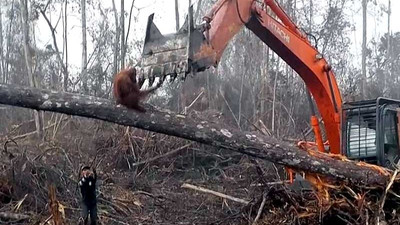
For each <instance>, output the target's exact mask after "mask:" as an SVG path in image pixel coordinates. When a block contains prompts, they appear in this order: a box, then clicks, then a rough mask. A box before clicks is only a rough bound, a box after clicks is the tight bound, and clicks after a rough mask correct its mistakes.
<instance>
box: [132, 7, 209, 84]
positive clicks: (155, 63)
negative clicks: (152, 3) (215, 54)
mask: <svg viewBox="0 0 400 225" xmlns="http://www.w3.org/2000/svg"><path fill="white" fill-rule="evenodd" d="M153 19H154V14H151V15H150V16H149V18H148V21H147V28H146V35H145V39H144V46H143V52H142V58H141V60H140V61H139V63H138V65H137V67H138V82H139V84H141V85H142V84H143V83H144V81H145V80H149V84H150V83H152V82H154V80H155V78H156V77H159V78H160V80H161V81H164V80H165V78H166V77H167V76H170V77H171V78H172V80H175V79H176V78H177V77H179V78H181V79H185V78H186V76H187V75H188V74H190V73H192V74H194V73H196V72H198V71H203V70H205V69H207V68H208V67H210V66H211V65H213V63H214V62H213V60H212V59H211V58H212V57H209V56H205V55H204V54H199V53H200V49H202V48H204V46H205V45H206V46H209V45H208V42H207V41H206V38H205V36H204V35H203V29H202V28H201V27H198V28H195V26H194V23H193V8H192V7H190V8H189V13H188V16H187V18H186V21H185V23H184V25H183V26H182V27H181V28H180V29H179V31H178V32H177V33H174V34H166V35H162V34H161V32H160V30H159V29H158V28H157V26H156V25H155V24H154V22H153Z"/></svg>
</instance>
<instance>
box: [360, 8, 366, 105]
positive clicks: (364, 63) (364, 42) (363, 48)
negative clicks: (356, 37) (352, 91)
mask: <svg viewBox="0 0 400 225" xmlns="http://www.w3.org/2000/svg"><path fill="white" fill-rule="evenodd" d="M362 12H363V36H362V59H361V67H362V69H361V70H362V72H361V73H362V78H361V79H362V81H361V97H362V98H363V99H365V97H366V96H365V88H366V85H367V65H366V59H367V0H363V1H362Z"/></svg>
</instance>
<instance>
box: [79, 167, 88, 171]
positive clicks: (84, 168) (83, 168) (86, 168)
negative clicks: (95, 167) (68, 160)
mask: <svg viewBox="0 0 400 225" xmlns="http://www.w3.org/2000/svg"><path fill="white" fill-rule="evenodd" d="M84 170H90V166H84V167H82V170H81V171H84Z"/></svg>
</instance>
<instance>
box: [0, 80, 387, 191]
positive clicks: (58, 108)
mask: <svg viewBox="0 0 400 225" xmlns="http://www.w3.org/2000/svg"><path fill="white" fill-rule="evenodd" d="M0 104H6V105H13V106H19V107H24V108H31V109H35V110H45V111H52V112H58V113H64V114H69V115H78V116H82V117H88V118H94V119H100V120H104V121H108V122H113V123H117V124H121V125H126V126H132V127H136V128H140V129H144V130H149V131H153V132H158V133H163V134H167V135H171V136H176V137H180V138H185V139H188V140H193V141H197V142H200V143H203V144H207V145H211V146H216V147H219V148H223V149H228V150H231V151H235V152H239V153H242V154H247V155H250V156H253V157H256V158H260V159H264V160H268V161H271V162H274V163H277V164H281V165H285V166H288V167H291V168H294V169H296V170H300V171H308V172H312V173H318V174H321V175H326V176H329V177H332V178H336V179H338V180H343V181H348V182H352V183H355V184H360V185H363V186H368V185H370V186H380V187H383V186H385V184H386V182H387V181H388V179H389V177H388V176H384V175H382V174H380V173H379V171H377V170H376V169H374V168H371V167H366V166H359V165H357V164H356V163H355V162H352V161H341V160H337V159H333V158H332V157H330V156H328V155H326V154H317V153H314V154H313V155H310V154H308V153H307V152H306V151H303V150H299V149H298V148H295V147H293V146H289V145H287V144H285V143H282V142H280V141H278V140H276V139H274V138H272V137H266V136H262V135H259V134H256V133H251V132H242V131H240V130H238V129H236V128H230V127H226V125H224V124H219V123H218V122H209V121H206V120H200V119H196V118H190V117H189V116H185V115H179V114H176V113H172V112H167V111H160V110H157V109H154V108H151V107H150V106H148V105H146V106H145V108H146V109H147V112H146V113H145V114H141V113H136V112H135V111H131V110H128V109H126V108H125V107H121V106H116V105H115V103H114V102H112V101H110V100H106V99H102V98H96V97H91V96H84V95H78V94H72V93H65V92H55V91H50V90H41V89H37V88H26V87H16V86H12V85H5V84H0ZM193 117H195V116H193Z"/></svg>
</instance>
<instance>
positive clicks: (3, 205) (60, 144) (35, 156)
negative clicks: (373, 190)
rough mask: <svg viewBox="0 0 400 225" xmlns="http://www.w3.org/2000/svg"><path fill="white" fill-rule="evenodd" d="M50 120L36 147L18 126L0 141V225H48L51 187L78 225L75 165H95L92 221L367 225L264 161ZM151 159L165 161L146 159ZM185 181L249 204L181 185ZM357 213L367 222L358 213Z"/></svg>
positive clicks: (350, 206)
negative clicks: (95, 204)
mask: <svg viewBox="0 0 400 225" xmlns="http://www.w3.org/2000/svg"><path fill="white" fill-rule="evenodd" d="M58 121H61V122H59V123H56V125H55V126H53V127H51V128H49V129H47V131H46V139H45V140H44V141H39V140H38V138H37V137H36V136H35V135H30V136H27V137H23V138H21V137H18V135H21V134H24V133H26V132H27V130H29V129H32V127H31V128H23V126H20V127H17V128H16V129H14V130H12V131H10V132H8V133H7V134H4V135H3V136H2V137H1V138H2V139H1V140H2V148H3V149H2V151H1V161H0V163H1V167H0V168H1V173H0V223H1V224H43V225H44V224H54V222H53V218H52V217H53V215H52V213H51V211H50V205H49V201H50V198H49V194H48V193H49V187H50V186H51V185H54V186H55V187H56V198H57V200H58V201H59V204H58V207H59V212H60V213H61V218H62V220H63V221H64V223H63V224H78V219H79V216H80V203H79V201H80V193H79V190H78V188H77V181H78V171H79V168H80V167H81V166H83V165H96V167H97V172H98V177H99V180H98V182H97V185H98V188H97V191H98V212H99V213H98V217H99V224H253V223H254V221H255V220H257V222H256V223H254V224H335V225H338V224H365V223H363V222H362V221H365V220H367V221H368V218H369V217H368V211H369V209H368V208H363V205H361V206H359V207H361V208H357V207H356V206H355V205H354V203H353V201H348V202H347V203H346V202H343V201H342V200H343V199H342V198H340V199H339V198H338V199H336V200H337V201H333V203H332V205H331V206H330V207H329V208H323V207H320V205H319V204H320V201H318V197H316V193H315V192H314V191H313V190H312V189H311V190H302V191H299V190H296V189H291V188H288V186H287V185H283V183H282V181H283V180H285V179H286V178H285V173H284V172H283V171H284V170H283V168H281V167H279V166H277V165H274V164H272V163H269V162H264V161H258V160H255V159H252V158H249V157H248V156H244V155H240V154H238V153H233V152H229V151H226V150H221V149H216V148H211V147H209V146H205V145H200V144H197V143H192V142H189V141H186V140H183V139H178V138H174V137H169V136H165V135H160V134H155V133H152V132H146V131H142V130H138V129H133V128H130V129H127V128H126V127H123V126H118V125H114V124H111V123H106V122H100V121H94V120H89V119H83V118H77V117H64V119H62V118H60V119H59V120H58ZM9 137H18V138H16V139H10V138H9ZM185 145H188V146H186V147H185V148H182V149H181V150H177V152H176V153H175V154H171V155H167V156H164V154H165V153H167V152H169V151H172V150H176V149H178V148H181V147H182V146H185ZM156 156H163V157H160V158H159V159H156V160H150V159H152V158H154V157H156ZM149 160H150V161H149ZM135 163H140V165H136V166H135V165H134V164H135ZM184 183H186V184H192V185H195V186H198V187H203V188H207V189H209V190H213V191H217V192H219V193H223V194H226V195H229V196H232V197H236V198H239V199H242V200H245V201H249V202H250V203H249V204H243V203H239V202H235V201H232V200H229V199H225V198H221V197H218V196H215V195H212V194H209V193H203V192H199V191H196V190H192V189H187V188H183V187H182V185H183V184H184ZM343 196H344V197H345V199H350V197H346V196H345V194H343ZM388 204H389V203H388ZM261 205H262V207H260V206H261ZM260 208H261V209H262V210H260ZM259 210H260V215H257V214H258V211H259ZM364 210H366V211H367V213H366V214H365V215H366V218H365V215H364V214H363V213H360V212H364ZM2 213H3V214H2ZM16 216H20V217H21V218H16ZM396 218H397V216H393V217H392V221H397V220H396ZM392 224H396V223H392Z"/></svg>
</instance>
